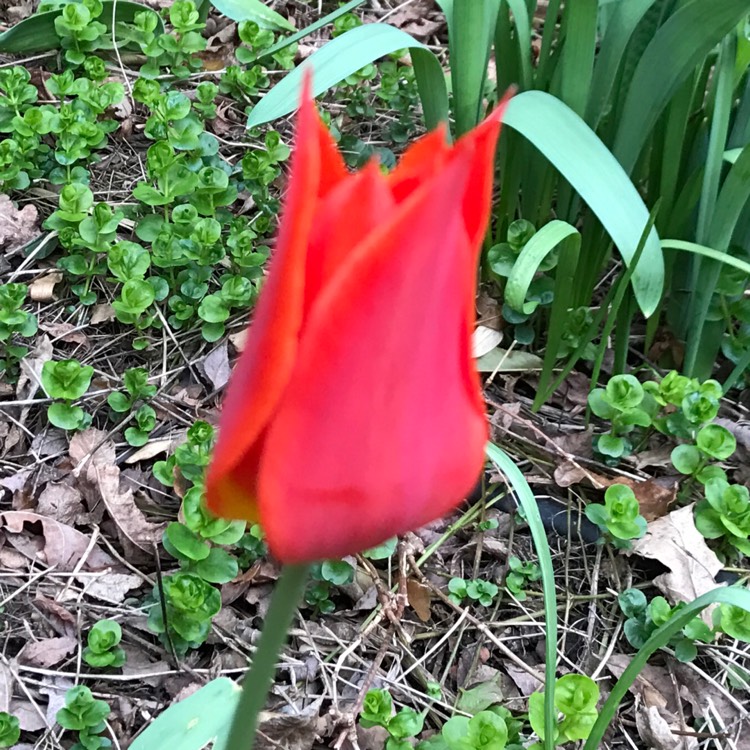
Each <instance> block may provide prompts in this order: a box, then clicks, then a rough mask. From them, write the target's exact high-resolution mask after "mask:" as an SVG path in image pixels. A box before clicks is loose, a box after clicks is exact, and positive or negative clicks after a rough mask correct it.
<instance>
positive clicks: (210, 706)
mask: <svg viewBox="0 0 750 750" xmlns="http://www.w3.org/2000/svg"><path fill="white" fill-rule="evenodd" d="M239 698H240V688H239V687H238V686H237V685H236V684H235V683H234V682H232V680H230V679H228V678H227V677H219V678H217V679H215V680H212V681H211V682H209V683H208V684H207V685H204V686H203V687H202V688H201V689H200V690H198V691H196V692H195V693H193V694H192V695H191V696H190V697H189V698H185V700H182V701H179V702H178V703H175V704H174V705H172V706H170V707H169V708H168V709H167V710H166V711H164V712H162V713H161V714H159V716H158V717H157V718H156V719H155V720H154V721H153V722H152V723H151V724H150V725H149V726H148V728H147V729H146V730H145V731H144V732H143V733H141V734H139V735H138V737H136V739H135V740H134V741H133V742H132V744H131V745H130V750H155V748H162V747H163V748H166V747H169V748H170V750H204V749H205V748H206V747H207V746H208V745H210V743H211V742H213V743H214V745H213V750H225V748H226V741H227V735H228V732H227V727H228V726H229V725H230V724H231V721H232V716H233V714H234V711H235V708H236V707H237V703H238V702H239Z"/></svg>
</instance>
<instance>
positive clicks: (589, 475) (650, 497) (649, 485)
mask: <svg viewBox="0 0 750 750" xmlns="http://www.w3.org/2000/svg"><path fill="white" fill-rule="evenodd" d="M554 477H555V483H556V484H557V485H558V487H570V486H571V485H572V484H578V483H579V482H582V481H583V480H586V482H587V483H588V484H590V485H591V486H592V487H594V489H597V490H603V489H606V488H607V487H611V486H612V485H613V484H624V485H625V486H626V487H630V489H631V490H633V494H634V495H635V497H636V499H637V500H638V504H639V505H640V509H641V515H642V516H643V517H644V518H645V519H646V520H647V521H654V520H655V519H657V518H661V517H662V516H664V515H666V514H667V513H668V512H669V507H670V506H671V505H672V504H673V503H674V501H675V500H676V499H677V486H678V485H677V480H676V479H675V480H669V481H670V482H671V486H669V487H664V486H662V485H661V484H660V483H659V482H658V481H657V480H655V479H646V480H645V481H637V480H635V479H631V478H630V477H611V478H610V477H605V476H604V475H602V474H597V473H596V472H594V471H590V470H589V469H584V468H583V467H582V466H581V465H580V464H577V463H573V462H572V461H565V462H564V463H562V464H560V466H558V467H557V468H556V469H555V474H554Z"/></svg>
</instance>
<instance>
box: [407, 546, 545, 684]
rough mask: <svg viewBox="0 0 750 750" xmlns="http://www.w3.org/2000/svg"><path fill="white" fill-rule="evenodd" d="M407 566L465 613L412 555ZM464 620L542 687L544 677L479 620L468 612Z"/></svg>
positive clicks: (454, 606)
mask: <svg viewBox="0 0 750 750" xmlns="http://www.w3.org/2000/svg"><path fill="white" fill-rule="evenodd" d="M409 564H410V565H411V569H412V572H413V573H414V575H416V576H417V578H419V580H420V582H421V583H422V584H424V585H425V586H427V587H428V588H429V589H430V590H431V591H432V592H433V593H434V594H435V595H436V596H437V597H438V599H440V600H441V601H442V602H443V603H445V604H447V605H448V606H449V607H450V608H451V609H452V610H453V611H454V612H458V613H459V614H461V613H463V612H465V611H467V610H465V609H464V608H463V607H461V606H459V605H458V604H454V602H452V601H451V600H450V598H449V597H448V596H446V595H445V594H444V593H443V592H442V591H441V590H440V589H439V588H438V587H437V586H435V584H434V583H432V581H430V580H429V579H428V578H427V576H425V574H424V573H422V571H421V570H420V569H419V567H418V565H417V561H416V560H415V559H414V556H413V555H409ZM466 619H467V620H468V621H469V622H470V623H471V624H472V625H474V627H476V628H477V629H478V630H479V631H480V632H481V633H482V634H483V635H484V636H485V638H487V639H488V640H490V641H492V643H493V644H494V645H495V646H496V647H497V648H498V649H499V650H500V651H501V652H502V653H503V655H504V656H506V657H507V658H508V659H510V660H511V661H512V662H513V663H514V664H515V665H516V666H517V667H519V668H520V669H522V670H523V671H524V672H528V674H530V675H531V676H532V677H534V678H535V679H536V680H538V681H539V682H540V683H541V684H542V685H544V675H543V674H540V673H539V672H537V670H536V669H534V668H533V667H531V666H529V665H528V664H526V662H525V661H523V659H521V658H520V657H518V656H516V655H515V654H514V653H513V652H512V651H511V650H510V649H509V648H508V647H507V646H506V645H505V644H504V643H503V642H502V641H501V640H500V639H499V638H498V637H497V636H496V635H495V634H494V633H493V632H492V631H491V630H490V629H489V628H488V627H487V626H486V625H485V624H484V623H483V622H482V621H481V620H479V619H477V618H476V617H474V615H472V614H468V612H467V615H466Z"/></svg>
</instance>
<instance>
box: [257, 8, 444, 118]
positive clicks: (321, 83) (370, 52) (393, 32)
mask: <svg viewBox="0 0 750 750" xmlns="http://www.w3.org/2000/svg"><path fill="white" fill-rule="evenodd" d="M404 48H409V49H410V51H411V55H412V62H413V64H414V68H415V73H416V76H417V83H418V85H419V89H420V96H422V98H423V101H425V97H426V96H429V101H430V102H432V103H433V104H432V105H431V106H430V107H429V110H428V107H427V106H425V108H424V109H425V122H426V124H427V127H428V128H434V127H435V126H436V125H437V123H438V122H440V121H441V120H447V119H448V93H447V89H446V85H445V76H444V74H443V69H442V67H441V66H440V63H439V62H438V59H437V58H436V57H435V55H434V54H433V53H432V52H430V50H429V49H427V47H426V46H425V45H423V44H422V43H421V42H418V41H417V40H416V39H414V37H412V36H410V35H409V34H407V33H405V32H403V31H401V30H400V29H397V28H395V27H393V26H389V25H388V24H382V23H369V24H365V25H363V26H358V27H356V28H354V29H351V30H350V31H347V32H346V33H344V34H341V36H337V37H336V38H335V39H332V40H331V41H330V42H328V43H327V44H326V45H324V46H323V47H321V48H320V49H319V50H317V51H316V52H314V53H313V54H312V55H310V57H308V58H307V59H306V60H305V61H304V62H303V63H302V64H301V65H300V66H299V67H297V68H295V69H294V70H293V71H292V72H291V73H289V75H287V76H286V77H285V78H283V79H282V80H281V81H280V82H279V83H277V84H276V86H274V87H273V88H272V89H271V90H270V91H269V92H268V93H267V94H266V95H265V96H264V97H263V98H262V99H261V100H260V102H258V104H257V105H256V106H255V107H254V108H253V109H252V110H251V111H250V116H249V118H248V121H247V126H248V128H253V127H256V126H257V125H262V124H263V123H266V122H270V121H271V120H276V119H278V118H279V117H284V116H285V115H288V114H289V113H290V112H293V111H294V110H296V109H297V107H298V106H299V102H300V93H301V89H302V81H303V79H304V76H305V73H306V71H307V70H312V71H313V82H312V84H313V95H314V96H318V95H320V94H322V93H323V92H325V91H327V90H328V89H329V88H331V87H332V86H335V85H336V84H337V83H340V82H341V81H343V80H344V79H345V78H347V77H348V76H350V75H352V74H353V73H356V72H357V71H358V70H360V69H361V68H363V67H365V65H369V64H370V63H373V62H374V61H375V60H378V59H379V58H381V57H383V56H384V55H388V54H390V53H391V52H395V51H397V50H400V49H404Z"/></svg>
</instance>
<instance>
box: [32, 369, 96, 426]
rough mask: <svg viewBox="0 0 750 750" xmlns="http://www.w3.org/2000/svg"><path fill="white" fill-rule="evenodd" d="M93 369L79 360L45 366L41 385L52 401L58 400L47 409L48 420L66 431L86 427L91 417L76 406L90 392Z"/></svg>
mask: <svg viewBox="0 0 750 750" xmlns="http://www.w3.org/2000/svg"><path fill="white" fill-rule="evenodd" d="M93 374H94V368H93V367H91V366H90V365H82V364H81V363H80V362H79V361H78V360H77V359H65V360H62V361H60V362H55V361H52V360H50V361H48V362H45V363H44V365H43V367H42V386H43V387H44V390H45V391H46V392H47V395H48V396H49V397H50V398H54V399H59V401H56V402H55V403H54V404H51V405H50V407H49V408H48V409H47V419H49V421H50V423H51V424H53V425H54V426H55V427H60V428H61V429H63V430H79V429H83V428H85V427H87V426H88V425H89V424H90V422H91V417H90V416H89V415H88V414H86V413H85V412H84V411H83V409H82V408H81V407H80V406H74V405H73V403H72V402H73V401H76V400H78V399H79V398H81V396H83V394H84V393H86V391H87V390H88V389H89V385H91V378H92V376H93Z"/></svg>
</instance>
